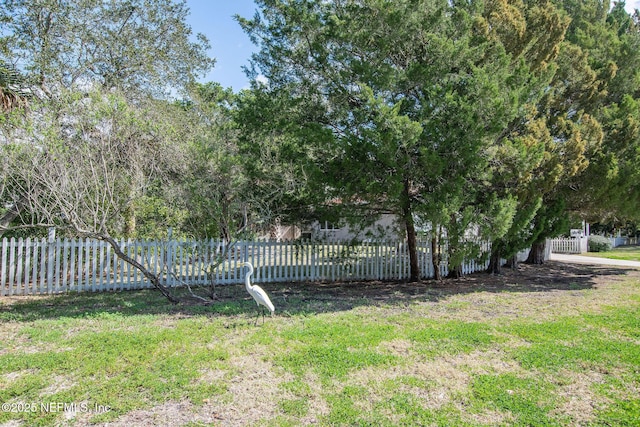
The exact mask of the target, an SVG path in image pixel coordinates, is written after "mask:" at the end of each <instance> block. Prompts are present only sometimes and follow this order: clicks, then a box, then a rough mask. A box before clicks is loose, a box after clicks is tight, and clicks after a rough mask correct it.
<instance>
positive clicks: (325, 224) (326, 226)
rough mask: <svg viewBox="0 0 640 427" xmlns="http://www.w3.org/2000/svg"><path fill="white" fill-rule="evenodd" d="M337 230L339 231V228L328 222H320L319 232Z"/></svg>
mask: <svg viewBox="0 0 640 427" xmlns="http://www.w3.org/2000/svg"><path fill="white" fill-rule="evenodd" d="M338 229H340V227H338V226H337V225H336V224H334V223H332V222H330V221H320V230H321V231H335V230H338Z"/></svg>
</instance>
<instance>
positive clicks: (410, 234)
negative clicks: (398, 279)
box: [402, 179, 420, 282]
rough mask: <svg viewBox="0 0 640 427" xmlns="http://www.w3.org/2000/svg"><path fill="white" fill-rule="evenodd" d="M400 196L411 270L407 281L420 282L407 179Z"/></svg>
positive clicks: (414, 229) (414, 228)
mask: <svg viewBox="0 0 640 427" xmlns="http://www.w3.org/2000/svg"><path fill="white" fill-rule="evenodd" d="M402 196H403V197H402V199H403V200H402V217H403V220H404V225H405V229H406V230H407V247H408V248H409V266H410V269H411V272H410V277H409V281H410V282H417V281H419V280H420V265H419V264H418V244H417V239H416V227H415V224H414V222H413V212H412V211H411V199H410V195H409V180H408V179H405V180H404V189H403V194H402Z"/></svg>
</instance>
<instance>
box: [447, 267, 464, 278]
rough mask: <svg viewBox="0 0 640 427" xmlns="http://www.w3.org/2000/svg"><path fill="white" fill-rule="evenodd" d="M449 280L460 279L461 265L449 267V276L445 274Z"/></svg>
mask: <svg viewBox="0 0 640 427" xmlns="http://www.w3.org/2000/svg"><path fill="white" fill-rule="evenodd" d="M447 277H448V278H449V279H459V278H461V277H462V265H456V266H451V265H450V266H449V274H447Z"/></svg>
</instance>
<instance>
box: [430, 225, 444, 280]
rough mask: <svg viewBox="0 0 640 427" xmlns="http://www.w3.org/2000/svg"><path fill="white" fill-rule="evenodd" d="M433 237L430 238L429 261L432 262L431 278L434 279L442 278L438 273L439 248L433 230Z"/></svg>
mask: <svg viewBox="0 0 640 427" xmlns="http://www.w3.org/2000/svg"><path fill="white" fill-rule="evenodd" d="M433 233H434V235H433V237H432V238H431V262H432V263H433V278H434V279H436V280H442V275H441V274H440V248H438V237H437V235H436V234H435V230H433Z"/></svg>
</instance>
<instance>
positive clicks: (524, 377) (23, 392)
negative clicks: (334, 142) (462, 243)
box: [0, 267, 640, 426]
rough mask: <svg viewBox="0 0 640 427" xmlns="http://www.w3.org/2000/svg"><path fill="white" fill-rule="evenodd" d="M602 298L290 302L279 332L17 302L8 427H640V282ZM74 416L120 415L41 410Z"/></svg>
mask: <svg viewBox="0 0 640 427" xmlns="http://www.w3.org/2000/svg"><path fill="white" fill-rule="evenodd" d="M585 268H587V267H585ZM480 277H482V276H480ZM599 283H600V284H599V286H597V287H585V286H582V287H570V286H568V287H567V286H558V287H557V288H554V286H549V289H547V292H539V289H538V291H536V292H530V293H529V292H506V290H507V289H510V287H509V285H505V286H504V288H503V289H501V290H497V291H496V289H495V287H494V288H492V291H491V292H486V291H482V290H481V289H471V290H470V291H469V292H463V293H458V294H456V293H455V292H454V293H449V294H438V295H440V296H439V298H437V299H434V295H435V294H434V293H431V292H430V293H428V294H425V295H424V296H417V297H416V296H415V295H414V294H413V293H411V294H408V295H407V296H406V297H402V296H400V297H398V298H399V299H394V298H391V297H390V298H388V299H387V300H385V301H380V300H379V299H375V298H373V297H375V295H373V296H372V295H363V294H358V288H357V287H353V288H352V294H348V295H335V294H334V295H333V296H332V298H328V297H327V295H322V294H321V292H320V291H319V292H318V293H315V294H314V293H309V294H303V293H298V294H297V295H296V297H295V298H293V297H291V298H289V297H286V296H284V295H285V294H284V292H285V291H282V293H278V292H277V288H276V287H273V288H271V289H270V291H271V293H272V296H273V298H272V299H273V300H274V303H275V304H276V307H277V310H278V311H277V313H278V315H276V316H275V317H273V318H267V319H266V321H265V323H264V325H260V324H259V325H258V326H254V325H253V316H254V314H255V313H256V311H255V306H254V304H253V302H252V301H251V300H249V299H248V298H246V295H244V294H243V293H242V292H241V291H239V292H237V293H236V294H230V295H229V296H228V298H225V299H224V300H223V301H220V302H217V303H216V304H214V305H212V306H209V307H197V306H194V307H175V306H172V305H170V304H167V303H166V302H165V301H164V300H163V299H162V298H161V297H159V296H158V295H157V294H155V293H154V292H150V291H144V292H130V293H113V294H93V295H90V294H81V295H67V296H54V297H44V298H37V299H27V300H24V301H23V300H20V299H17V302H16V299H12V300H11V303H10V304H9V303H8V300H7V301H3V300H0V304H2V305H0V402H1V403H5V404H8V405H9V407H8V408H9V409H12V408H13V409H15V411H13V412H12V411H7V410H3V411H0V424H2V423H7V422H10V421H12V420H14V421H17V422H22V423H23V425H29V426H32V425H33V426H53V425H71V426H73V425H76V424H77V425H80V424H84V423H86V422H87V421H88V422H94V423H104V422H113V421H116V420H117V421H120V422H123V423H129V424H132V425H134V424H135V420H136V419H140V417H144V418H148V417H152V416H154V414H158V415H157V416H158V417H161V418H159V419H157V422H158V423H160V424H162V423H165V424H171V423H173V422H175V423H178V422H180V423H182V424H184V423H186V422H189V424H188V425H225V424H228V423H232V422H233V423H237V424H246V425H277V426H288V425H291V426H295V425H301V424H310V423H315V424H319V425H331V426H333V425H335V426H341V425H345V426H346V425H349V426H351V425H376V426H377V425H380V426H396V425H404V426H414V425H438V426H458V425H466V426H493V425H504V426H510V425H513V426H530V425H536V426H538V425H541V426H556V425H557V426H562V425H585V426H586V425H589V426H591V425H593V426H599V425H603V426H604V425H621V426H624V425H629V426H631V425H634V423H635V422H637V420H638V419H640V397H639V396H638V394H637V390H638V388H640V368H639V367H640V278H639V277H638V276H637V275H636V276H634V277H631V278H627V279H625V280H623V281H617V282H615V283H610V282H607V281H602V282H599ZM594 284H595V283H594ZM434 292H435V291H434ZM314 299H318V300H321V301H326V300H331V301H330V302H331V303H328V302H323V303H322V304H319V303H318V302H317V301H314ZM319 307H321V309H318V308H319ZM549 307H554V308H555V310H554V311H549V310H548V308H549ZM483 310H484V311H483ZM282 313H284V314H282ZM554 313H556V314H554ZM56 402H61V403H66V404H76V405H80V404H85V405H86V406H87V407H88V408H94V407H95V405H102V406H101V407H108V410H106V411H98V412H95V413H94V412H91V411H89V412H87V413H77V414H75V415H73V414H70V413H69V412H68V411H67V412H65V411H62V412H53V411H45V410H42V407H41V406H40V405H41V404H47V403H56ZM32 403H35V404H37V406H36V407H35V410H30V411H21V410H19V409H24V407H25V405H26V404H29V405H30V404H32ZM172 408H173V409H172ZM141 413H142V414H145V415H140V414H141ZM136 414H137V415H136ZM185 414H186V415H185Z"/></svg>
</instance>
